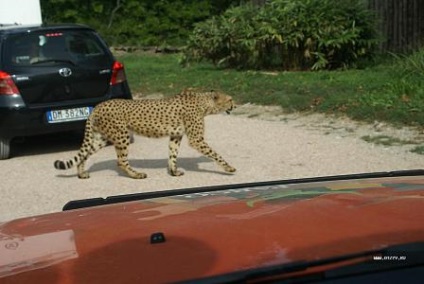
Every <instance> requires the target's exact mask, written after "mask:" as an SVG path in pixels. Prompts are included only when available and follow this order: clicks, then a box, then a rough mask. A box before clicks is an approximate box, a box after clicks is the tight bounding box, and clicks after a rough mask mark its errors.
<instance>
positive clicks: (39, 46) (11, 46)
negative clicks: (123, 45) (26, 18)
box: [0, 25, 132, 159]
mask: <svg viewBox="0 0 424 284" xmlns="http://www.w3.org/2000/svg"><path fill="white" fill-rule="evenodd" d="M111 98H125V99H131V98H132V96H131V92H130V89H129V86H128V83H127V80H126V76H125V70H124V66H123V65H122V64H121V63H120V62H118V61H116V60H115V58H114V56H113V54H112V53H111V52H110V50H109V48H108V46H107V44H106V43H105V41H104V40H103V39H102V38H101V37H100V36H99V34H97V33H96V31H95V30H93V29H92V28H90V27H87V26H83V25H56V26H32V27H24V26H7V27H4V26H3V27H2V26H0V159H7V158H9V157H10V142H11V140H12V139H13V138H15V137H24V136H31V135H38V134H47V133H56V132H62V131H71V130H82V129H84V126H85V120H86V118H87V117H88V115H89V114H90V112H91V111H92V109H93V107H94V106H95V105H96V104H98V103H100V102H102V101H105V100H108V99H111Z"/></svg>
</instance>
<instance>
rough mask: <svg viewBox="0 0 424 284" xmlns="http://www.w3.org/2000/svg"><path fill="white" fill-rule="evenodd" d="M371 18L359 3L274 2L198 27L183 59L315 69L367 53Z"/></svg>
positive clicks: (338, 0)
mask: <svg viewBox="0 0 424 284" xmlns="http://www.w3.org/2000/svg"><path fill="white" fill-rule="evenodd" d="M374 26H375V25H374V18H373V16H372V14H371V12H370V11H369V10H368V9H367V7H366V5H365V3H364V1H362V0H273V1H268V2H266V4H265V5H264V6H261V7H260V8H258V7H257V6H252V5H243V6H238V7H233V8H230V9H228V10H227V11H226V12H225V13H224V14H223V15H221V16H217V17H212V18H210V19H208V20H206V21H205V22H202V23H198V24H197V25H196V26H195V28H194V30H193V33H192V34H191V36H190V38H189V40H188V42H187V47H186V49H185V53H184V60H185V61H186V62H190V61H200V60H204V59H205V60H209V61H212V62H213V63H214V64H217V65H221V66H224V67H236V68H279V69H284V70H310V69H312V70H319V69H335V68H341V67H349V66H352V65H354V64H355V63H356V62H357V60H358V59H360V58H362V57H367V56H370V55H371V54H372V51H373V48H374V47H375V45H376V44H377V39H376V38H377V34H376V31H375V29H374Z"/></svg>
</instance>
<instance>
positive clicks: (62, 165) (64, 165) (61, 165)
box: [54, 156, 80, 170]
mask: <svg viewBox="0 0 424 284" xmlns="http://www.w3.org/2000/svg"><path fill="white" fill-rule="evenodd" d="M79 163H80V159H79V156H75V157H74V158H72V159H69V160H66V161H61V160H56V161H55V162H54V167H55V168H56V169H57V170H68V169H70V168H72V167H73V166H75V165H78V164H79Z"/></svg>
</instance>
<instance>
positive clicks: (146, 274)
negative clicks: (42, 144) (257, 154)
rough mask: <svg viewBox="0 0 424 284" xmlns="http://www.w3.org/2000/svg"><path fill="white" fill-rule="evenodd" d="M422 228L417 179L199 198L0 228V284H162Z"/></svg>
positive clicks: (423, 193) (125, 205)
mask: <svg viewBox="0 0 424 284" xmlns="http://www.w3.org/2000/svg"><path fill="white" fill-rule="evenodd" d="M177 193H179V192H178V191H176V194H177ZM422 220H424V175H423V174H421V175H419V176H402V177H399V176H395V177H384V178H365V179H345V180H331V181H319V182H314V181H312V180H311V181H309V182H290V181H289V182H274V183H263V184H246V185H245V186H244V187H242V186H236V187H234V188H232V187H231V186H229V187H227V188H226V189H219V190H213V189H210V190H209V191H199V190H197V191H194V192H192V193H187V194H177V195H173V196H167V197H161V198H153V199H146V200H139V201H132V202H120V203H116V204H109V205H106V206H94V207H90V208H83V209H76V210H69V211H65V212H59V213H53V214H47V215H43V216H34V217H30V218H23V219H18V220H14V221H10V222H8V223H4V224H0V235H1V236H3V239H4V241H3V242H4V246H6V245H8V244H9V245H10V246H12V245H13V249H10V250H6V249H3V251H0V252H2V253H0V264H1V263H3V264H7V265H9V266H8V267H13V268H14V270H7V271H6V270H4V271H6V272H5V273H4V274H3V275H1V269H0V279H1V277H2V276H3V277H6V280H7V278H8V277H10V279H11V280H16V282H22V283H26V281H30V280H31V279H35V278H37V279H40V280H45V281H44V282H49V281H48V280H52V279H50V278H49V277H52V275H54V277H55V279H54V280H55V282H56V283H66V281H67V280H69V279H71V282H75V283H105V282H108V283H135V282H146V283H151V282H162V283H168V282H175V281H180V280H187V279H193V278H201V277H205V276H212V275H217V274H224V273H229V272H232V271H238V270H245V269H249V268H257V267H264V266H270V265H276V264H288V263H293V262H296V261H302V260H311V259H313V260H320V259H326V258H328V257H334V256H339V255H345V254H350V253H355V252H361V251H368V250H374V249H381V248H383V247H385V246H392V245H398V244H404V243H410V242H419V241H422V240H423V239H424V228H423V226H422ZM0 243H1V240H0ZM2 246H3V244H2ZM0 247H1V246H0ZM0 268H1V265H0ZM23 272H25V273H23ZM7 273H9V274H8V275H6V274H7ZM50 282H52V281H50Z"/></svg>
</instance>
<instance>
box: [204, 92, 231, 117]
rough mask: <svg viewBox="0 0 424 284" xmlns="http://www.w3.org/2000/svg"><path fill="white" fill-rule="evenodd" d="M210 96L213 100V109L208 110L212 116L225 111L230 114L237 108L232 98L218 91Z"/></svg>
mask: <svg viewBox="0 0 424 284" xmlns="http://www.w3.org/2000/svg"><path fill="white" fill-rule="evenodd" d="M209 96H210V98H211V100H212V104H211V107H210V108H209V110H208V113H210V114H214V113H219V112H224V111H225V112H226V113H228V114H229V113H230V111H231V110H233V109H234V108H235V104H234V102H233V98H232V97H231V96H228V95H226V94H224V93H220V92H217V91H211V92H209Z"/></svg>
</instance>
